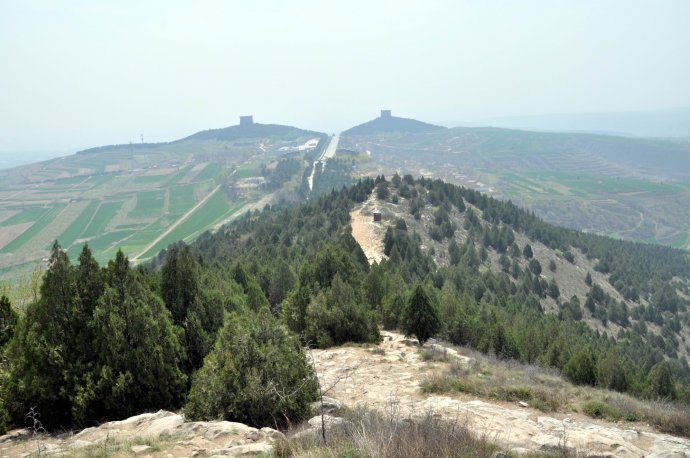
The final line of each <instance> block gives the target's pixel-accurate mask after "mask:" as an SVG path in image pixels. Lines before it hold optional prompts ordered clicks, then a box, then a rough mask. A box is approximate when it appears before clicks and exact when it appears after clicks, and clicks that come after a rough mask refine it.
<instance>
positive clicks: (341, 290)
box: [304, 274, 381, 348]
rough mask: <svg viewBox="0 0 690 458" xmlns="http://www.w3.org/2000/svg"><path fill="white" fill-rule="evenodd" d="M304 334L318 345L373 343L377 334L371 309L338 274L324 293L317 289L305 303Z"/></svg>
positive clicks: (377, 339)
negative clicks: (314, 294)
mask: <svg viewBox="0 0 690 458" xmlns="http://www.w3.org/2000/svg"><path fill="white" fill-rule="evenodd" d="M304 334H305V338H306V339H307V340H308V341H309V342H310V343H313V344H315V345H316V346H318V347H320V348H325V347H330V346H333V345H341V344H344V343H345V342H369V343H377V342H378V341H379V340H380V338H381V336H380V334H379V330H378V327H377V326H376V319H375V318H374V314H373V312H372V311H370V310H369V309H368V308H367V307H366V305H365V304H364V301H362V300H361V297H359V295H358V294H357V293H356V292H355V290H354V289H353V288H352V287H351V286H350V285H348V284H347V283H345V282H343V281H342V280H341V279H340V274H336V275H335V277H334V278H333V283H332V285H331V287H330V288H329V289H328V290H327V291H326V292H325V293H324V292H319V293H318V294H317V295H316V297H314V298H313V299H312V300H311V302H310V303H309V306H308V307H307V313H306V330H305V333H304Z"/></svg>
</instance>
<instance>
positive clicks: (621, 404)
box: [581, 393, 690, 437]
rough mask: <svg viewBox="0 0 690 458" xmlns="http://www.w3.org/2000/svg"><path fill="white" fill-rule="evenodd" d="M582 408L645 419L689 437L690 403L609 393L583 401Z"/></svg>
mask: <svg viewBox="0 0 690 458" xmlns="http://www.w3.org/2000/svg"><path fill="white" fill-rule="evenodd" d="M581 408H582V412H583V413H584V414H586V415H589V416H590V417H592V418H601V419H604V420H609V421H621V420H622V421H642V422H645V423H649V424H650V425H653V426H655V427H656V428H658V429H659V430H660V431H661V432H664V433H668V434H674V435H677V436H684V437H690V406H688V405H683V404H679V403H670V402H661V401H641V400H639V399H634V398H632V397H630V396H627V395H625V394H619V393H609V394H604V395H602V396H599V397H597V398H594V399H589V400H586V401H584V402H582V404H581Z"/></svg>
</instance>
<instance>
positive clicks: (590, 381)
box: [563, 346, 596, 385]
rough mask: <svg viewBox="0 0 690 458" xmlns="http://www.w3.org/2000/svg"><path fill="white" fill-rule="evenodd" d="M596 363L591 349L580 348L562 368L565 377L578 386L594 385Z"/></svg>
mask: <svg viewBox="0 0 690 458" xmlns="http://www.w3.org/2000/svg"><path fill="white" fill-rule="evenodd" d="M595 368H596V361H595V357H594V353H593V352H592V349H591V348H589V347H586V346H585V347H582V348H580V349H579V350H578V351H577V352H576V353H574V354H573V355H572V356H571V357H570V359H569V360H568V362H567V363H566V364H565V367H564V368H563V372H564V373H565V375H566V376H567V377H568V378H569V379H570V380H571V381H572V382H573V383H577V384H578V385H594V384H595V382H596V374H595Z"/></svg>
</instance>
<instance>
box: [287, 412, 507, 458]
mask: <svg viewBox="0 0 690 458" xmlns="http://www.w3.org/2000/svg"><path fill="white" fill-rule="evenodd" d="M497 450H499V447H498V446H497V445H495V444H492V443H490V442H489V441H488V440H486V439H485V438H482V437H479V436H477V435H475V434H473V433H472V432H471V431H470V430H469V429H467V428H466V427H465V426H464V425H459V424H457V423H453V422H445V421H443V420H441V419H439V418H438V417H435V416H434V415H432V414H427V415H426V416H424V417H423V418H420V419H414V420H412V419H403V418H398V417H397V416H385V415H382V414H379V413H377V412H372V411H366V410H356V411H353V412H348V413H347V414H346V415H345V417H344V421H343V422H342V423H340V424H338V425H334V426H332V427H331V428H329V429H327V434H326V441H325V442H324V441H323V439H322V438H321V436H320V435H313V434H304V435H297V436H296V437H293V438H289V439H286V440H282V441H279V442H277V443H276V448H275V455H276V456H279V457H292V456H319V457H360V456H361V457H382V458H386V457H396V458H397V457H404V456H419V457H487V458H488V457H491V456H492V455H493V454H494V453H495V452H496V451H497Z"/></svg>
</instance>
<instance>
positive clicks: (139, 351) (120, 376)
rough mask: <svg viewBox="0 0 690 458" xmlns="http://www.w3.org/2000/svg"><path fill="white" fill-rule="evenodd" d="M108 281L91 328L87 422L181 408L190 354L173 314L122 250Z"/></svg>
mask: <svg viewBox="0 0 690 458" xmlns="http://www.w3.org/2000/svg"><path fill="white" fill-rule="evenodd" d="M108 278H109V281H108V285H107V286H106V288H105V291H104V293H103V295H102V296H101V298H100V300H99V302H98V305H97V306H96V309H95V310H94V314H93V320H92V322H91V324H90V326H91V329H92V331H93V335H94V350H95V352H96V363H95V368H94V371H93V375H92V382H93V383H92V387H91V389H90V390H89V392H88V393H86V394H85V397H88V398H89V403H87V404H86V407H85V409H86V410H87V411H88V414H87V415H86V416H87V418H106V417H107V418H117V417H125V416H129V415H133V414H134V413H137V412H140V411H142V410H146V409H162V408H166V409H174V408H176V407H179V405H180V403H181V401H182V398H183V396H184V391H185V384H186V377H185V375H184V374H183V373H182V372H181V371H180V368H179V367H178V364H179V361H180V360H181V359H182V357H183V354H184V352H183V350H182V348H181V346H180V343H179V340H178V336H177V335H176V334H175V331H174V328H173V325H172V321H171V316H170V312H169V311H168V310H167V309H166V308H165V305H164V304H163V302H162V301H161V300H160V299H159V298H158V297H156V296H155V295H154V294H153V293H152V292H151V291H150V290H148V289H147V288H145V287H144V286H143V285H142V284H141V283H140V282H139V280H138V279H137V278H136V276H135V275H134V273H133V272H132V271H131V270H130V268H129V262H128V260H127V258H126V257H125V256H124V254H122V252H118V255H117V256H116V260H115V262H110V263H109V266H108ZM96 415H97V416H96Z"/></svg>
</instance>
